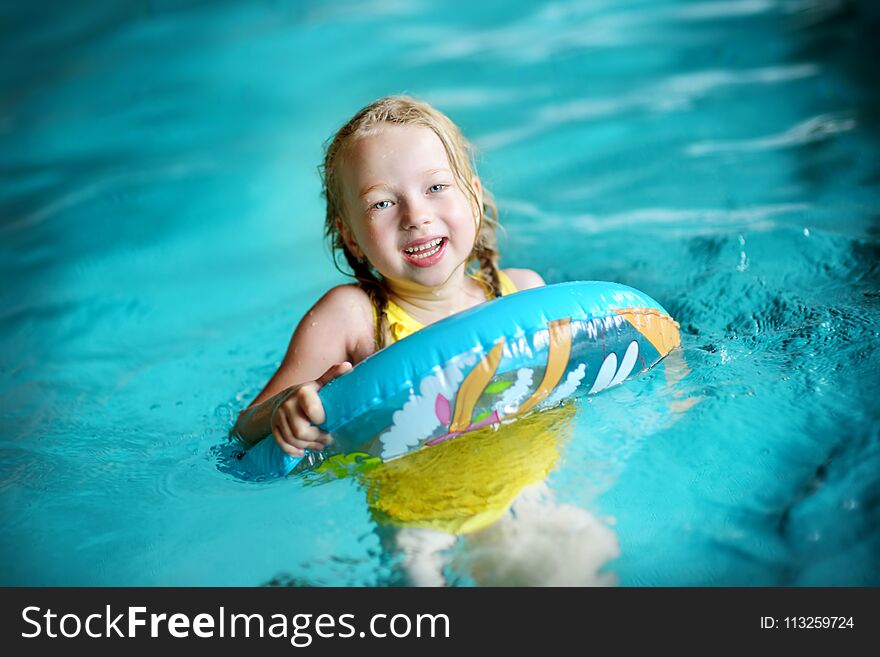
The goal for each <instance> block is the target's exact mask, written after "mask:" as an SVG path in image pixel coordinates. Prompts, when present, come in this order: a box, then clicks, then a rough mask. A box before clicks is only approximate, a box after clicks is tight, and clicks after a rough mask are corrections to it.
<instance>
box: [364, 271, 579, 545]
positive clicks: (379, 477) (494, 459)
mask: <svg viewBox="0 0 880 657" xmlns="http://www.w3.org/2000/svg"><path fill="white" fill-rule="evenodd" d="M499 275H500V283H501V293H502V295H507V294H513V293H514V292H516V291H517V290H516V286H515V285H514V284H513V281H511V280H510V278H509V277H508V276H507V275H506V274H504V273H503V272H500V273H499ZM487 296H488V291H487ZM373 312H374V313H375V308H374V310H373ZM386 313H387V317H388V324H389V326H390V327H391V335H392V338H393V339H394V341H395V342H396V341H397V340H401V339H403V338H405V337H406V336H408V335H410V334H411V333H415V332H416V331H418V330H419V329H421V328H424V325H423V324H421V323H419V322H418V321H416V320H415V319H413V318H412V317H411V316H410V315H409V314H407V313H406V311H404V310H403V309H402V308H401V307H400V306H398V305H397V304H395V303H393V302H390V301H389V303H388V307H387V309H386ZM573 416H574V411H573V407H571V406H570V405H569V406H564V407H561V408H559V409H555V410H552V411H546V412H543V413H533V414H531V415H529V416H527V417H524V418H522V419H520V420H518V421H516V422H514V423H512V424H505V425H502V426H501V427H486V428H484V429H480V430H478V431H474V432H472V433H469V434H467V435H466V436H461V437H459V438H457V439H455V440H450V441H447V442H445V443H441V444H439V445H436V446H434V447H430V448H426V449H422V450H419V451H418V452H415V453H413V454H409V455H407V456H405V457H403V458H399V459H395V460H393V461H389V462H387V463H382V464H380V465H378V466H376V467H373V468H371V469H369V470H367V471H366V472H364V473H363V480H364V484H365V486H366V488H367V494H368V498H369V502H370V507H371V509H372V511H373V515H374V517H375V518H376V520H377V521H380V522H387V523H391V524H395V525H404V526H413V527H429V528H432V529H436V530H439V531H445V532H448V533H453V534H467V533H470V532H473V531H476V530H478V529H482V528H483V527H486V526H487V525H489V524H491V523H492V522H494V521H495V520H497V519H498V518H500V517H501V516H502V515H503V514H504V513H505V512H506V511H507V509H508V507H509V506H510V505H511V504H512V503H513V501H514V499H516V496H517V495H518V494H519V492H520V491H521V490H522V489H523V488H524V487H525V486H528V485H529V484H532V483H536V482H539V481H542V480H544V479H545V478H546V477H547V475H548V474H549V472H550V470H551V469H552V468H553V466H554V464H555V463H556V460H557V458H558V457H559V451H558V444H559V442H560V440H561V439H564V438H565V437H567V436H568V435H569V434H570V433H571V431H570V428H571V427H572V426H573V423H572V419H573Z"/></svg>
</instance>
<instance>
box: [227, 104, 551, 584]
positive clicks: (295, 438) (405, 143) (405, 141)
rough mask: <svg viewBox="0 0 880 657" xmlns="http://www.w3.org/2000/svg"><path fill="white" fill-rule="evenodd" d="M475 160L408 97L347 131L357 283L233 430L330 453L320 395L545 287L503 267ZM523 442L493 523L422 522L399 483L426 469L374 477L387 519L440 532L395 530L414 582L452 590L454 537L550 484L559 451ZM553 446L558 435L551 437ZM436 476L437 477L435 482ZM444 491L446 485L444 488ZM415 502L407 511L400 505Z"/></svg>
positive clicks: (329, 299)
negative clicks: (432, 335) (361, 366)
mask: <svg viewBox="0 0 880 657" xmlns="http://www.w3.org/2000/svg"><path fill="white" fill-rule="evenodd" d="M471 152H472V148H471V146H470V144H469V143H468V142H467V140H466V139H465V138H464V137H463V136H462V134H461V132H460V130H459V129H458V127H457V126H456V125H455V124H454V123H453V122H452V121H450V120H449V118H447V117H446V116H445V115H444V114H442V113H440V112H438V111H437V110H436V109H434V108H433V107H431V106H430V105H428V104H426V103H424V102H420V101H418V100H415V99H413V98H409V97H407V96H390V97H386V98H382V99H379V100H377V101H375V102H374V103H372V104H370V105H369V106H367V107H365V108H364V109H362V110H361V111H360V112H358V113H357V114H356V115H355V116H354V117H353V118H352V119H351V120H350V121H349V122H348V123H347V124H346V125H345V126H343V127H342V128H341V129H340V130H339V132H337V133H336V136H335V137H334V139H333V140H332V142H331V143H330V145H329V146H328V147H327V151H326V154H325V158H324V164H323V188H324V189H323V191H324V196H325V198H326V204H327V206H326V208H327V209H326V220H325V233H326V235H327V237H328V238H329V239H330V241H331V243H332V246H333V250H334V260H335V257H336V255H337V253H339V252H341V253H342V255H343V256H344V257H345V260H346V262H347V263H348V266H349V267H350V268H351V270H352V272H353V275H354V277H355V278H356V279H357V283H356V284H351V285H340V286H338V287H335V288H333V289H331V290H330V291H329V292H327V293H326V294H325V295H324V296H323V297H322V298H321V299H320V300H319V301H318V302H317V303H316V304H315V305H314V306H313V307H312V309H311V310H309V312H308V313H307V314H306V316H305V317H304V318H303V320H302V321H301V322H300V323H299V326H297V328H296V330H295V332H294V334H293V337H292V339H291V341H290V345H289V347H288V349H287V353H286V355H285V356H284V359H283V361H282V363H281V365H280V366H279V368H278V371H277V372H276V373H275V375H274V376H273V377H272V378H271V379H270V380H269V382H268V383H267V384H266V386H265V388H264V389H263V390H262V392H260V394H259V395H257V397H256V399H255V400H254V401H253V402H252V404H251V405H250V406H249V407H248V408H247V409H245V411H243V412H242V414H241V415H240V416H239V420H238V422H237V423H236V426H235V428H234V429H233V433H234V434H236V435H238V436H239V437H240V438H241V439H243V440H244V441H245V442H247V443H250V444H253V443H256V442H257V441H259V440H260V439H262V438H264V437H266V436H268V435H269V434H270V433H271V434H272V436H273V437H274V439H275V441H276V442H277V443H278V445H279V446H280V447H281V449H282V450H284V451H285V452H287V453H288V454H291V455H294V456H302V455H303V453H304V450H307V449H310V450H317V451H322V450H323V449H324V447H325V446H326V445H328V444H329V443H330V441H331V438H330V436H328V435H327V434H325V433H323V432H321V431H320V430H318V429H317V427H316V426H315V425H319V424H321V423H322V422H323V421H324V419H325V414H324V409H323V407H322V405H321V401H320V398H319V397H318V394H317V391H318V390H319V389H320V388H321V387H322V386H323V385H326V384H327V383H328V382H329V381H331V380H332V379H334V378H336V377H338V376H340V375H341V374H344V373H345V372H347V371H349V370H350V369H351V368H352V367H353V366H354V365H357V364H358V363H359V362H360V361H362V360H363V359H365V358H366V357H367V356H369V355H370V354H372V353H374V352H375V351H378V350H379V349H382V348H383V347H385V346H387V345H389V344H391V343H393V342H396V341H398V340H401V339H403V338H405V337H406V336H407V335H410V334H411V333H413V332H415V331H418V330H419V329H421V328H423V327H424V326H426V325H428V324H432V323H434V322H436V321H438V320H440V319H443V318H444V317H448V316H450V315H453V314H455V313H458V312H461V311H463V310H466V309H467V308H470V307H472V306H476V305H478V304H480V303H483V302H485V301H487V300H489V299H492V298H495V297H499V296H503V295H506V294H512V293H514V292H517V291H519V290H524V289H528V288H533V287H537V286H541V285H544V281H543V280H542V278H541V277H540V276H539V275H538V274H537V273H535V272H534V271H531V270H528V269H504V270H500V269H499V268H498V248H497V242H496V234H495V233H496V228H497V226H498V221H497V210H496V208H495V204H494V202H493V200H492V197H491V195H490V194H489V192H488V191H487V190H485V189H484V188H483V186H482V184H481V182H480V179H479V178H478V177H477V175H476V172H475V170H474V168H473V166H472V164H471ZM541 435H548V436H550V435H551V432H549V431H545V432H544V433H543V434H541ZM457 442H458V441H451V443H457ZM521 443H523V449H522V450H521V451H522V458H519V461H520V462H521V463H520V465H522V466H524V467H525V471H526V474H524V475H522V476H521V477H519V479H517V477H516V476H512V475H511V473H509V472H508V473H504V472H502V473H496V475H493V478H494V479H496V480H503V479H504V478H505V477H508V478H509V477H511V476H512V479H511V481H510V482H506V483H499V481H490V483H491V484H492V485H491V489H492V494H493V495H495V497H498V499H499V500H500V502H498V501H496V504H495V508H494V509H493V510H492V511H491V513H487V512H485V511H482V510H475V509H473V508H466V509H464V510H461V509H457V510H455V511H453V512H451V515H450V512H447V514H446V516H447V517H443V514H442V513H440V515H439V516H438V512H437V511H436V510H432V511H427V512H425V513H424V514H422V515H421V516H420V517H415V519H413V516H414V515H415V516H419V513H414V512H413V511H412V500H413V498H414V497H417V494H415V493H412V492H407V493H401V489H402V488H403V489H405V488H406V486H404V485H402V484H401V483H400V482H401V481H402V480H409V481H412V480H413V476H412V473H413V472H417V467H418V466H417V465H415V464H411V465H412V466H413V467H411V468H408V472H406V473H401V475H400V477H397V478H395V476H396V475H395V474H394V472H395V471H394V469H393V468H392V469H388V470H386V471H384V472H383V473H382V474H380V475H379V476H377V477H376V478H374V481H375V482H377V483H375V485H373V486H372V492H373V493H374V494H373V501H374V502H376V504H374V511H375V509H377V508H379V509H381V512H382V514H383V515H384V516H385V517H386V518H389V517H390V519H391V520H392V521H394V520H395V519H397V520H398V521H401V518H402V517H403V516H406V518H407V520H408V521H409V524H410V525H411V526H415V527H420V528H422V529H425V528H431V529H427V530H426V531H428V532H429V534H426V533H425V532H421V533H418V532H417V533H415V534H414V533H413V532H409V533H407V532H399V533H397V534H396V541H397V544H398V546H400V547H401V548H402V549H403V550H404V551H405V552H406V554H407V567H408V569H409V571H410V575H411V579H412V581H413V583H416V584H431V583H441V581H442V580H441V578H439V577H438V576H437V572H436V571H437V570H438V566H437V564H438V563H439V562H438V559H437V553H438V551H439V550H441V549H445V548H447V547H449V546H450V545H451V544H452V542H453V540H454V539H453V535H454V534H457V533H464V531H465V530H464V529H463V528H464V527H465V526H466V527H468V528H469V530H473V529H475V528H479V529H482V528H483V527H484V526H486V525H487V524H491V523H492V522H495V521H496V520H498V518H499V517H500V515H501V514H503V512H504V511H506V510H507V508H509V507H510V505H511V503H512V502H513V499H514V498H515V497H516V494H517V493H518V492H519V490H521V489H522V488H523V485H522V484H521V483H519V482H522V483H523V484H524V483H535V482H536V481H540V480H542V479H543V477H544V476H546V474H547V471H548V470H549V468H550V467H551V466H552V463H553V462H554V461H555V455H556V451H555V447H552V446H551V447H549V448H548V449H545V450H544V453H545V454H546V455H547V458H546V459H544V461H547V462H548V463H549V465H548V464H547V463H543V464H542V463H541V462H540V460H539V459H535V456H536V455H537V450H535V451H534V452H532V451H531V450H532V449H533V448H534V447H536V444H535V443H528V442H526V441H521ZM548 445H552V436H551V437H550V438H549V442H548V441H545V446H548ZM441 447H443V446H438V447H435V448H431V450H430V451H431V452H432V454H431V455H430V458H437V457H439V458H444V455H448V456H447V457H446V458H449V459H454V458H459V457H457V456H454V451H457V452H460V449H459V448H457V447H456V448H453V447H451V446H450V447H448V448H443V449H440V448H441ZM526 450H529V451H526ZM507 451H509V450H507ZM422 460H423V461H424V459H422ZM528 463H532V464H533V465H531V466H529V465H528ZM535 463H537V466H536V465H534V464H535ZM431 467H434V466H433V465H431ZM459 471H461V469H459ZM426 476H428V477H431V478H432V479H434V474H433V473H430V474H427V475H426ZM389 482H390V483H389ZM514 484H515V485H514ZM432 485H433V487H434V488H435V489H436V481H433V482H432ZM458 485H459V483H458V482H457V481H456V482H454V483H453V484H452V485H451V492H448V493H446V494H445V496H446V498H447V499H448V498H450V497H456V496H458V495H457V493H458V491H457V489H456V486H458ZM505 485H506V486H507V489H504V486H505ZM483 489H486V486H483V488H481V489H480V490H483ZM499 489H503V490H502V492H501V494H499ZM435 492H436V491H435ZM483 495H484V494H483V493H482V492H477V493H475V494H471V495H470V497H471V498H481V497H482V496H483ZM486 495H488V493H486ZM377 497H382V498H383V499H382V500H378V499H377ZM465 497H467V496H465ZM403 499H405V500H407V501H406V502H403V503H401V500H403ZM429 506H430V505H429ZM545 515H546V514H545ZM395 516H397V517H396V518H395ZM465 516H467V517H466V518H465ZM450 517H452V521H450V520H449V518H450ZM474 518H476V519H477V520H474ZM450 522H451V523H452V524H450ZM400 524H406V522H403V521H401V522H400ZM437 530H439V531H437ZM431 531H433V534H431V533H430V532H431ZM414 537H415V538H414ZM426 537H427V538H426ZM420 573H421V574H420ZM426 573H427V574H426Z"/></svg>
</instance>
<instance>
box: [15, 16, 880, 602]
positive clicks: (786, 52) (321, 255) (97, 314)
mask: <svg viewBox="0 0 880 657" xmlns="http://www.w3.org/2000/svg"><path fill="white" fill-rule="evenodd" d="M0 18H2V20H0V24H2V25H3V28H2V30H3V31H4V34H3V35H2V37H3V38H2V40H0V43H2V46H0V48H2V50H3V58H2V61H3V65H2V69H0V75H2V82H3V84H2V87H0V88H2V90H3V91H2V94H3V95H2V101H0V168H2V173H3V176H2V180H3V182H2V186H0V210H2V213H0V216H2V227H0V235H2V239H0V271H2V280H3V281H4V283H3V286H2V290H0V300H2V306H0V308H2V311H0V344H2V351H0V357H2V368H0V372H2V378H0V398H2V419H3V427H4V430H3V434H2V442H0V450H2V458H0V486H2V518H3V526H4V532H3V535H2V538H0V559H2V562H3V564H4V568H3V571H2V575H0V583H2V584H6V585H10V584H21V585H258V584H265V583H270V582H297V583H311V584H334V585H383V584H389V583H394V582H395V581H397V580H396V579H395V577H396V575H395V568H394V564H395V560H394V558H393V556H391V555H389V554H388V553H387V551H386V550H385V549H384V548H383V547H382V544H381V542H380V538H379V532H378V531H377V529H376V526H375V524H374V523H373V521H372V520H371V517H370V514H369V511H368V508H367V505H366V503H365V500H364V493H363V491H362V490H361V489H360V487H359V484H358V482H357V481H356V480H354V479H344V480H339V481H336V482H333V483H330V484H325V485H320V486H306V485H304V484H303V482H302V480H300V479H295V478H294V479H288V480H283V481H278V482H272V483H265V484H254V483H247V482H242V481H239V480H238V479H236V478H234V477H232V476H230V475H228V474H226V473H225V472H224V471H223V469H222V467H218V451H220V452H222V449H219V448H221V447H222V445H223V444H224V442H225V439H226V438H225V437H226V432H227V431H228V429H229V427H230V425H231V423H232V420H233V418H234V416H235V414H236V413H237V412H238V410H240V409H241V408H243V406H244V405H246V404H247V403H248V402H249V401H250V399H252V398H253V396H254V395H255V394H256V393H257V392H258V391H259V389H260V388H261V387H262V385H263V384H264V383H265V381H266V380H267V379H268V377H269V376H270V375H271V374H272V373H273V372H274V369H275V367H276V366H277V364H278V363H279V361H280V359H281V357H282V356H283V353H284V350H285V347H286V345H287V341H288V339H289V337H290V333H291V331H292V330H293V327H294V326H295V324H296V322H297V321H298V319H299V317H300V316H301V315H302V314H303V312H304V311H305V310H306V309H308V307H309V306H310V305H311V304H312V303H313V302H314V301H315V300H316V298H317V297H318V296H319V295H320V294H321V293H322V292H323V291H324V290H326V289H327V288H328V287H330V286H332V285H334V284H337V283H339V282H342V281H343V278H342V277H341V275H340V274H338V273H337V272H336V271H335V269H334V268H333V266H332V265H331V263H330V258H329V255H328V253H327V250H326V248H325V247H324V245H323V242H322V239H321V224H322V216H323V208H322V203H321V199H320V197H319V190H320V188H319V179H318V175H317V172H316V168H317V164H318V162H319V161H320V159H321V153H322V150H321V148H322V143H323V142H324V140H325V139H327V138H328V137H329V136H330V135H331V134H332V133H333V131H334V130H335V129H336V128H338V127H339V125H341V124H342V123H343V122H344V121H345V120H346V119H347V118H348V117H349V116H350V115H351V114H352V113H353V112H354V111H356V110H357V109H358V108H359V107H361V106H362V105H364V104H366V103H368V102H369V101H371V100H373V99H374V98H376V97H379V96H381V95H385V94H388V93H398V92H402V91H405V92H409V93H411V94H414V95H417V96H420V97H422V98H425V99H426V100H428V101H430V102H432V103H434V104H436V105H437V106H438V107H439V108H440V109H442V110H443V111H445V112H447V113H448V114H449V115H450V116H451V117H452V118H453V119H454V120H455V121H456V122H458V123H459V125H461V127H462V128H463V130H464V132H465V133H466V134H467V135H468V136H470V137H471V139H472V140H473V141H474V142H475V143H476V145H477V146H478V147H479V149H480V151H481V156H480V159H479V161H478V165H479V169H480V173H481V175H482V177H483V180H484V184H486V185H487V186H488V187H489V188H490V189H491V190H492V191H493V192H494V193H495V195H496V197H497V200H498V203H499V207H500V209H501V213H502V221H503V223H504V225H505V226H506V228H507V237H506V239H505V241H504V242H503V248H502V254H503V260H502V264H503V265H504V266H519V267H531V268H534V269H536V270H537V271H539V272H541V273H542V274H543V275H544V277H545V278H546V279H547V280H548V282H559V281H564V280H576V279H598V280H614V281H619V282H621V283H625V284H627V285H631V286H633V287H636V288H638V289H641V290H643V291H645V292H646V293H648V294H650V295H651V296H652V297H654V298H656V299H657V300H658V301H660V302H661V303H662V304H663V305H664V306H666V307H667V308H668V309H669V310H670V312H671V313H672V314H673V316H675V317H676V318H677V319H678V320H679V321H680V322H681V325H682V331H683V334H682V335H683V345H682V350H681V354H680V355H681V356H682V357H683V361H684V362H685V363H686V367H687V373H686V374H685V375H684V376H683V377H681V378H679V379H678V380H674V379H675V377H673V378H672V379H669V378H667V376H666V372H664V371H663V370H662V369H658V370H657V371H654V372H651V373H649V374H648V375H646V376H644V377H642V378H641V379H638V380H636V381H633V382H630V383H628V384H627V385H625V386H621V387H618V388H616V389H613V390H610V391H608V392H606V393H602V394H600V395H598V396H596V397H594V398H592V399H591V400H590V401H589V402H584V403H583V404H581V406H580V407H579V408H578V410H577V413H578V418H577V426H576V429H575V432H574V436H573V437H572V438H571V439H570V440H569V441H567V442H566V444H565V445H564V447H563V448H562V458H561V459H560V462H559V467H558V468H557V470H556V471H554V472H553V473H552V474H551V476H550V478H549V480H548V486H549V488H550V489H551V490H552V491H553V495H554V496H555V497H556V499H557V501H558V502H559V503H560V504H569V505H574V506H575V507H577V508H579V509H581V510H582V511H583V512H584V513H587V514H589V515H590V516H592V517H594V518H596V519H597V520H598V521H599V522H600V523H601V524H602V526H603V527H604V528H605V530H604V531H605V532H606V533H608V532H610V533H611V534H612V535H613V537H614V540H615V541H616V544H617V546H618V550H617V556H614V557H613V558H610V559H608V560H607V562H605V563H604V565H603V568H602V571H603V573H607V574H610V575H611V576H613V578H614V580H615V581H616V582H618V583H619V584H620V585H624V586H632V585H771V586H775V585H785V586H797V585H865V584H870V585H878V584H880V486H878V483H880V475H878V473H880V431H878V420H880V409H878V405H877V403H876V399H877V396H878V394H880V385H878V377H877V375H876V373H875V367H876V364H877V347H878V345H880V312H878V310H880V270H878V253H880V238H878V235H880V231H878V216H880V215H878V211H880V193H878V185H877V183H878V181H880V175H878V173H880V161H878V155H877V141H878V138H880V130H878V129H880V111H878V110H880V103H878V91H877V90H878V85H877V79H876V77H875V76H874V74H873V73H872V72H871V70H870V68H869V66H870V65H871V64H870V62H872V61H877V54H878V53H877V45H876V38H875V35H876V29H877V23H878V18H880V16H878V12H877V10H876V9H874V8H873V6H872V3H870V2H867V1H865V2H854V1H851V2H846V1H839V2H838V1H835V2H831V1H830V0H829V1H827V2H823V1H822V0H786V1H782V0H779V1H773V0H716V1H707V2H671V1H661V0H657V1H633V0H631V1H619V0H614V1H612V0H595V1H593V2H558V3H534V4H532V3H517V4H510V3H506V2H505V3H502V2H486V3H460V4H458V3H452V4H443V5H437V4H436V3H429V2H420V1H406V0H387V1H385V2H381V1H376V2H369V3H354V2H338V3H332V5H329V4H325V3H318V2H269V3H265V4H253V3H245V2H226V3H222V4H221V3H199V2H141V3H115V2H98V1H92V2H90V3H87V4H86V5H84V6H74V5H72V4H69V3H60V2H56V3H54V7H53V9H52V10H51V11H50V10H48V9H47V8H46V6H45V3H41V4H40V6H39V7H37V6H36V5H33V4H27V3H22V2H19V3H5V4H4V5H3V7H2V9H0ZM679 374H681V371H680V372H679ZM588 543H589V541H585V542H584V545H583V549H584V550H585V551H589V550H591V549H592V547H591V545H589V544H588ZM456 549H458V548H456ZM453 552H455V551H453ZM456 563H459V562H457V561H455V560H454V559H453V558H452V557H450V559H449V563H448V566H447V574H448V575H449V577H450V580H451V581H453V582H456V583H460V584H463V585H466V584H469V583H473V582H472V581H471V580H470V579H469V576H468V574H467V572H464V571H463V570H457V568H458V567H457V566H456Z"/></svg>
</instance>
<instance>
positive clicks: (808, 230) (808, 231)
mask: <svg viewBox="0 0 880 657" xmlns="http://www.w3.org/2000/svg"><path fill="white" fill-rule="evenodd" d="M809 236H810V229H809V228H804V237H809Z"/></svg>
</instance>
